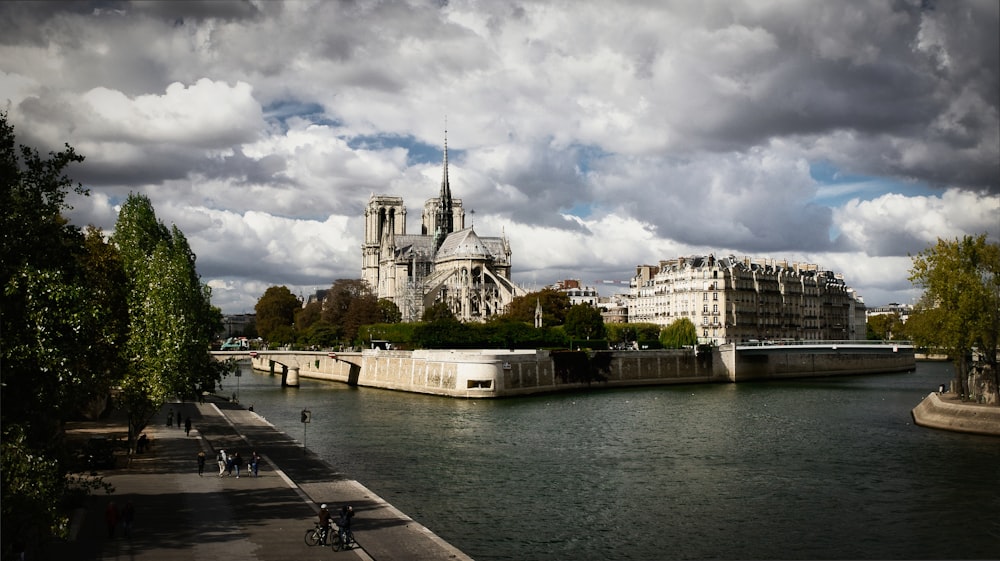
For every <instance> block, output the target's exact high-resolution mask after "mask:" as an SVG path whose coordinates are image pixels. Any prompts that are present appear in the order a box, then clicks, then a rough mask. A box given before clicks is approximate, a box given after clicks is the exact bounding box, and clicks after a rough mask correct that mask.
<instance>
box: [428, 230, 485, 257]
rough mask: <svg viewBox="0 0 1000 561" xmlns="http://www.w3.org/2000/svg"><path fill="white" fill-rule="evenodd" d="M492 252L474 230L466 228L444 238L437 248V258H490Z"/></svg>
mask: <svg viewBox="0 0 1000 561" xmlns="http://www.w3.org/2000/svg"><path fill="white" fill-rule="evenodd" d="M492 257H493V253H492V252H490V250H489V248H488V247H487V246H486V244H485V243H483V240H481V239H480V238H479V236H478V235H476V232H475V230H473V229H472V228H466V229H464V230H459V231H457V232H453V233H451V234H449V235H448V237H447V238H445V240H444V243H443V244H441V249H439V250H438V253H437V258H438V260H442V259H490V258H492Z"/></svg>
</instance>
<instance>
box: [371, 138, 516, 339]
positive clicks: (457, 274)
mask: <svg viewBox="0 0 1000 561" xmlns="http://www.w3.org/2000/svg"><path fill="white" fill-rule="evenodd" d="M361 251H362V266H361V278H362V279H363V280H364V281H365V282H366V283H367V284H368V286H370V287H371V289H372V291H373V292H374V293H375V294H376V296H378V298H385V299H388V300H390V301H392V302H394V303H395V304H396V305H397V306H398V307H399V310H400V312H401V313H402V317H403V321H407V322H409V321H419V320H420V319H421V317H422V316H423V313H424V310H426V309H427V308H428V307H430V306H432V305H434V304H435V303H438V302H444V303H445V304H447V305H448V307H449V308H450V309H451V311H452V313H454V314H455V317H456V318H458V319H459V320H461V321H484V320H486V319H487V318H489V317H490V316H493V315H497V314H500V313H503V312H504V310H505V308H506V307H507V304H509V303H510V301H511V300H513V299H514V297H515V296H520V295H523V294H524V290H523V289H521V288H520V287H518V286H516V285H515V284H514V283H513V282H512V281H511V278H510V277H511V249H510V244H509V243H508V241H507V238H506V236H503V237H481V236H479V235H478V234H477V233H476V231H475V229H474V228H473V227H471V226H470V227H469V228H466V227H465V210H464V209H463V207H462V200H461V199H454V198H452V196H451V185H450V182H449V179H448V141H447V138H446V139H445V146H444V171H443V177H442V180H441V194H440V196H438V197H436V198H433V199H429V200H427V201H426V203H425V204H424V209H423V214H422V216H421V233H420V234H419V235H411V234H407V233H406V207H405V206H404V205H403V199H402V198H401V197H395V196H388V195H372V196H371V198H370V199H369V201H368V206H367V207H366V209H365V241H364V245H363V246H362V248H361Z"/></svg>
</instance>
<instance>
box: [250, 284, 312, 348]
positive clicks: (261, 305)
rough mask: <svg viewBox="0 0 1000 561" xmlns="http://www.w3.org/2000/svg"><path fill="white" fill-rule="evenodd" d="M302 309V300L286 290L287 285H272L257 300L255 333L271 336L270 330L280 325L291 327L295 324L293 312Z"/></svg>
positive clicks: (268, 337) (267, 337) (266, 336)
mask: <svg viewBox="0 0 1000 561" xmlns="http://www.w3.org/2000/svg"><path fill="white" fill-rule="evenodd" d="M301 309H302V301H301V300H299V298H298V297H297V296H295V295H294V294H292V291H291V290H288V287H287V286H272V287H270V288H268V289H267V290H265V291H264V295H263V296H261V297H260V299H259V300H257V305H256V306H254V311H255V312H256V313H257V333H259V334H260V336H261V337H263V338H264V339H270V338H271V332H273V331H274V330H275V329H277V328H278V327H281V326H286V327H289V328H291V326H293V325H294V324H295V314H296V312H298V311H299V310H301Z"/></svg>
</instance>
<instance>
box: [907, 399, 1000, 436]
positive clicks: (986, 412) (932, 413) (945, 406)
mask: <svg viewBox="0 0 1000 561" xmlns="http://www.w3.org/2000/svg"><path fill="white" fill-rule="evenodd" d="M912 413H913V422H914V423H916V424H918V425H920V426H922V427H929V428H935V429H943V430H950V431H956V432H969V433H975V434H987V435H992V436H1000V407H996V406H992V405H982V404H978V403H968V402H962V401H961V400H959V399H958V398H957V397H955V394H951V393H945V394H939V393H936V392H935V393H932V394H930V395H928V396H927V397H925V398H924V399H923V401H921V402H920V404H919V405H917V406H916V407H914V408H913V411H912Z"/></svg>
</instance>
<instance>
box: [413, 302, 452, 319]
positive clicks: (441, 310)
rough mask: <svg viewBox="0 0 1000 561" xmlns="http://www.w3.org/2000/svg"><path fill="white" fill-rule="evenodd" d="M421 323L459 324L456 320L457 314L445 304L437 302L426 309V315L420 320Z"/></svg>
mask: <svg viewBox="0 0 1000 561" xmlns="http://www.w3.org/2000/svg"><path fill="white" fill-rule="evenodd" d="M420 321H423V322H428V323H429V322H435V321H454V322H457V321H458V319H456V318H455V313H454V312H452V311H451V308H449V307H448V304H446V303H444V302H435V303H434V304H431V305H430V306H428V307H427V308H425V309H424V315H423V316H422V317H421V318H420Z"/></svg>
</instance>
